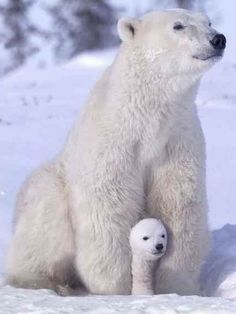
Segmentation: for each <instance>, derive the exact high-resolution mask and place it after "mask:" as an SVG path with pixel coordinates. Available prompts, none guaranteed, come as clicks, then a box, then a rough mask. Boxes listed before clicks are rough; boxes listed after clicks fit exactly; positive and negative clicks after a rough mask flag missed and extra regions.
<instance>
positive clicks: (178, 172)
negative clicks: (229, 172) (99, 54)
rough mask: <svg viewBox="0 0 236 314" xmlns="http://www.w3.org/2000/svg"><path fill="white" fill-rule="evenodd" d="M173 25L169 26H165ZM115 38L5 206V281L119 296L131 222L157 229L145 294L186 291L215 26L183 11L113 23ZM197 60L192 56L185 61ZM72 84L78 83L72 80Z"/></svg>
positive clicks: (194, 255)
mask: <svg viewBox="0 0 236 314" xmlns="http://www.w3.org/2000/svg"><path fill="white" fill-rule="evenodd" d="M176 22H181V23H183V24H184V26H185V28H184V29H183V30H181V31H177V30H174V29H173V25H174V23H176ZM118 30H119V34H120V37H121V39H122V40H123V43H122V44H121V47H120V49H119V52H118V54H117V56H116V58H115V60H114V62H113V64H112V65H111V66H110V67H109V68H108V69H107V70H106V72H105V73H104V74H103V76H102V77H101V79H100V80H99V81H98V83H97V84H96V86H95V87H94V89H93V90H92V92H91V94H90V97H89V99H88V102H87V104H86V106H85V108H84V112H83V114H82V115H81V117H80V119H79V120H78V121H77V122H76V123H75V126H74V128H73V129H72V131H71V132H70V134H69V137H68V140H67V142H66V144H65V147H64V148H63V150H62V151H61V153H60V154H59V155H58V156H57V157H56V158H55V160H54V161H52V162H51V163H49V164H47V165H45V166H43V167H42V168H41V169H39V170H37V171H36V172H35V173H33V174H32V175H31V177H30V178H29V179H28V180H27V181H26V183H25V184H24V186H23V187H22V189H21V191H20V194H19V198H18V202H17V205H16V211H15V212H16V219H15V229H14V235H13V239H12V243H11V247H10V250H9V254H8V262H7V279H8V282H9V283H11V284H14V285H16V286H20V287H30V288H31V287H35V288H55V287H56V286H57V285H59V286H61V285H65V286H66V285H69V286H70V287H73V286H75V287H76V286H77V284H78V282H82V283H83V285H84V286H85V287H86V288H87V289H88V291H89V292H92V293H97V294H99V293H100V294H130V293H131V270H130V268H131V250H130V246H129V234H130V230H131V228H132V227H133V226H134V225H135V224H136V223H137V222H138V221H139V220H140V219H141V218H142V217H144V216H145V212H147V213H148V214H150V216H151V217H157V218H160V219H161V220H162V221H163V223H164V224H165V226H166V227H167V231H168V236H169V245H168V250H167V252H166V254H165V256H164V257H163V258H162V259H161V260H160V265H159V267H158V272H157V283H158V285H157V287H156V293H159V292H161V293H179V294H192V293H198V291H199V290H198V276H199V271H200V268H201V265H202V262H203V260H204V257H205V255H206V253H207V246H208V226H207V200H206V189H205V143H204V138H203V134H202V129H201V126H200V122H199V119H198V115H197V110H196V106H195V103H194V101H195V96H196V92H197V89H198V85H199V80H200V78H201V76H202V74H203V73H204V72H205V71H206V70H207V69H209V68H210V66H211V65H213V64H214V63H215V61H216V59H219V58H216V57H215V58H209V59H207V60H201V58H202V59H203V56H208V55H210V54H211V53H213V52H212V50H213V47H212V46H211V45H210V42H209V40H210V39H211V38H212V36H213V35H214V34H216V31H215V30H214V29H212V28H211V27H210V26H209V21H208V18H207V17H206V16H204V15H201V14H195V13H192V12H189V11H184V10H171V11H163V12H153V13H149V14H147V15H145V16H144V17H143V18H142V19H140V20H133V19H131V20H129V19H122V20H121V21H120V22H119V25H118ZM196 56H197V57H198V59H197V58H196ZM78 83H79V82H78Z"/></svg>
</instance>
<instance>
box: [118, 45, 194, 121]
mask: <svg viewBox="0 0 236 314" xmlns="http://www.w3.org/2000/svg"><path fill="white" fill-rule="evenodd" d="M112 76H113V78H112V81H113V82H116V83H117V88H118V90H119V92H120V91H122V92H123V93H122V95H124V97H126V99H125V103H126V104H127V98H129V102H128V104H130V106H131V107H132V106H135V107H140V110H145V109H146V110H147V111H148V112H149V113H150V114H152V115H153V114H155V112H156V111H158V112H160V110H161V109H162V108H163V110H164V111H165V112H168V111H169V112H172V113H177V112H178V113H179V112H180V111H182V110H189V109H190V107H191V106H193V105H194V101H195V98H196V93H197V90H198V86H199V81H200V77H198V76H196V77H194V76H192V77H189V75H188V74H182V75H179V76H174V75H169V76H165V75H162V74H160V73H158V66H157V67H156V68H155V69H153V67H152V66H151V65H150V63H149V62H148V60H146V59H145V56H143V55H142V54H141V53H139V51H138V50H136V51H135V49H134V51H132V52H130V51H129V49H125V48H123V47H122V46H121V48H120V51H119V52H118V55H117V57H116V59H115V62H114V64H113V71H112ZM115 88H116V84H114V89H115ZM114 92H115V90H114ZM144 105H145V108H144ZM190 110H191V109H190Z"/></svg>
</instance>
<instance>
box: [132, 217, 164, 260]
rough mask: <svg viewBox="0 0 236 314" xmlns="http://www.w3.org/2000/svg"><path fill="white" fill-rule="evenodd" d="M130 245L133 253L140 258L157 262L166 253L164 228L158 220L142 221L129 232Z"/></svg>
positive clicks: (148, 219) (147, 219)
mask: <svg viewBox="0 0 236 314" xmlns="http://www.w3.org/2000/svg"><path fill="white" fill-rule="evenodd" d="M130 245H131V248H132V250H133V253H136V254H138V255H140V258H141V257H143V258H144V259H146V260H157V259H159V258H161V257H162V256H163V255H164V254H165V252H166V248H167V231H166V228H165V227H164V225H163V224H162V222H161V221H160V220H158V219H154V218H146V219H142V220H140V221H139V222H138V223H137V224H136V225H135V226H134V227H133V228H132V230H131V232H130Z"/></svg>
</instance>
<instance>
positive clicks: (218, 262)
mask: <svg viewBox="0 0 236 314" xmlns="http://www.w3.org/2000/svg"><path fill="white" fill-rule="evenodd" d="M202 286H203V288H204V290H205V293H206V295H207V296H215V297H219V296H220V297H224V298H231V299H235V300H236V226H235V225H229V224H228V225H225V226H224V227H223V228H221V229H220V230H216V231H213V232H212V248H211V252H210V255H209V258H208V259H207V262H206V265H205V267H204V270H203V273H202ZM235 313H236V308H235Z"/></svg>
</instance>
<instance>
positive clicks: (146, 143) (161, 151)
mask: <svg viewBox="0 0 236 314" xmlns="http://www.w3.org/2000/svg"><path fill="white" fill-rule="evenodd" d="M169 135H170V132H169V128H167V127H166V128H163V129H162V130H161V131H160V130H155V129H154V130H152V131H149V132H146V134H145V136H144V137H143V138H142V141H141V145H140V162H141V163H142V164H143V165H145V166H146V165H149V164H150V163H152V162H153V161H155V163H158V162H160V163H161V162H162V161H163V159H164V158H165V153H166V151H165V147H166V144H167V142H168V139H169Z"/></svg>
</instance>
